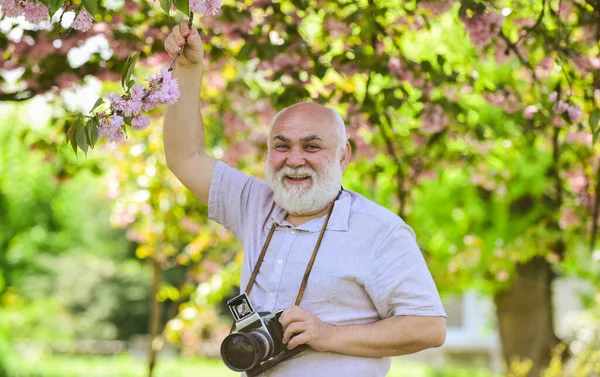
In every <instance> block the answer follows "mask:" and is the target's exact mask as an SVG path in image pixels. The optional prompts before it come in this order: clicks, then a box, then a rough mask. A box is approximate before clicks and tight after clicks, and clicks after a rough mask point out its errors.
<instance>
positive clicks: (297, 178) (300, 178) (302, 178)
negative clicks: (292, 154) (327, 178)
mask: <svg viewBox="0 0 600 377" xmlns="http://www.w3.org/2000/svg"><path fill="white" fill-rule="evenodd" d="M285 180H286V181H288V182H290V183H294V184H297V183H303V182H307V181H310V176H308V175H286V176H285Z"/></svg>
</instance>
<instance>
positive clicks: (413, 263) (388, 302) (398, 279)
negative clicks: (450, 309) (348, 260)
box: [365, 223, 446, 318]
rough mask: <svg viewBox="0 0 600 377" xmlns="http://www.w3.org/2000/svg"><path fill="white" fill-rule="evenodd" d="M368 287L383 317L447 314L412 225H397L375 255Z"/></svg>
mask: <svg viewBox="0 0 600 377" xmlns="http://www.w3.org/2000/svg"><path fill="white" fill-rule="evenodd" d="M370 257H371V261H370V262H369V263H370V264H369V268H368V269H367V271H366V272H367V276H366V277H365V289H366V291H367V293H368V294H369V296H370V297H371V299H372V300H373V303H374V305H375V307H376V308H377V311H378V312H379V315H380V316H381V317H382V318H388V317H391V316H400V315H412V316H443V317H445V316H446V313H445V311H444V308H443V306H442V302H441V300H440V296H439V293H438V291H437V288H436V286H435V282H434V281H433V278H432V276H431V273H430V272H429V269H428V268H427V264H426V263H425V259H424V258H423V254H421V250H420V249H419V246H418V245H417V243H416V241H415V237H414V233H413V232H412V229H411V228H410V227H409V226H408V225H406V224H405V223H402V224H400V225H398V226H396V227H395V228H394V229H393V230H392V232H391V233H390V234H389V236H388V237H387V239H385V240H384V241H383V242H382V244H381V245H380V246H379V248H378V249H377V251H376V252H375V254H374V255H371V256H370Z"/></svg>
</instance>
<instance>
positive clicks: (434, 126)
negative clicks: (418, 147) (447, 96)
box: [421, 103, 448, 134]
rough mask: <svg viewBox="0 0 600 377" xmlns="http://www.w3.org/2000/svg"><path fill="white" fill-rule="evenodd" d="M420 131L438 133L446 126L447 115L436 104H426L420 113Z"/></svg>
mask: <svg viewBox="0 0 600 377" xmlns="http://www.w3.org/2000/svg"><path fill="white" fill-rule="evenodd" d="M421 121H422V125H421V131H422V132H423V133H426V134H432V133H438V132H440V131H442V130H443V129H444V128H446V125H447V124H448V116H447V115H446V113H445V112H444V109H442V107H441V106H440V105H437V104H429V103H428V104H426V105H425V108H424V109H423V114H422V115H421Z"/></svg>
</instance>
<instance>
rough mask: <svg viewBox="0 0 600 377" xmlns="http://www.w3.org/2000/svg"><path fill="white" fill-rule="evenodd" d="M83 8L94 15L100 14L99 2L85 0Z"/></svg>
mask: <svg viewBox="0 0 600 377" xmlns="http://www.w3.org/2000/svg"><path fill="white" fill-rule="evenodd" d="M83 7H84V8H85V9H86V10H87V11H88V12H89V13H90V14H91V15H92V16H95V15H96V13H98V0H83Z"/></svg>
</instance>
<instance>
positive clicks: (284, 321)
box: [279, 306, 309, 329]
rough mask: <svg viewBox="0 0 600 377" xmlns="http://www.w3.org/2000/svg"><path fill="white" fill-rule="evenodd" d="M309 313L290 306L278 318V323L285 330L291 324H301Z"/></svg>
mask: <svg viewBox="0 0 600 377" xmlns="http://www.w3.org/2000/svg"><path fill="white" fill-rule="evenodd" d="M308 315H309V313H308V312H307V311H305V310H304V309H302V308H301V307H299V306H292V307H289V308H287V309H285V310H284V311H283V313H281V316H279V323H281V326H282V327H283V328H284V329H286V328H287V327H288V325H289V324H290V323H292V322H302V321H304V320H305V319H307V316H308Z"/></svg>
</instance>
